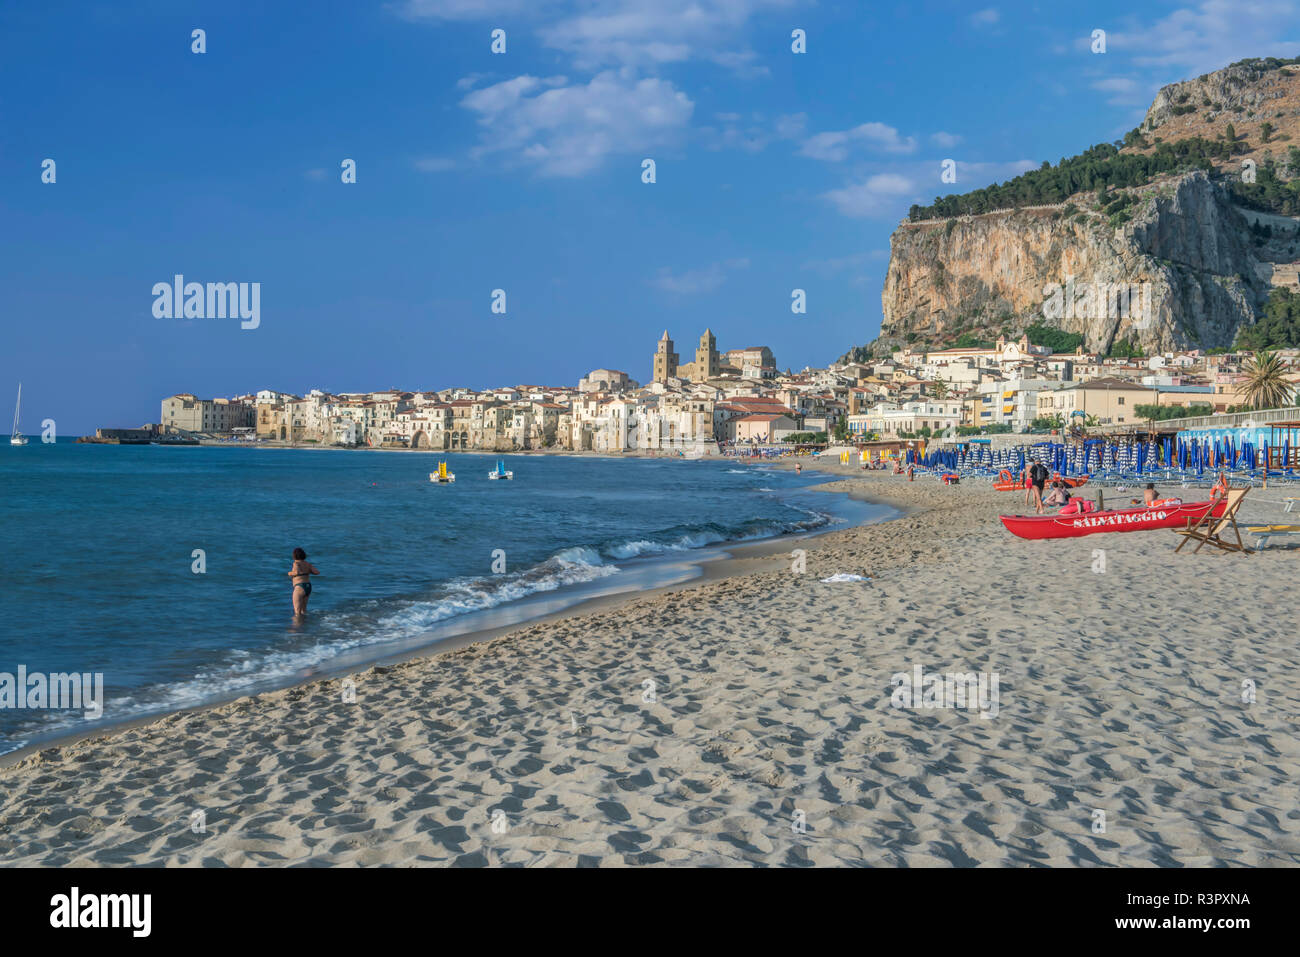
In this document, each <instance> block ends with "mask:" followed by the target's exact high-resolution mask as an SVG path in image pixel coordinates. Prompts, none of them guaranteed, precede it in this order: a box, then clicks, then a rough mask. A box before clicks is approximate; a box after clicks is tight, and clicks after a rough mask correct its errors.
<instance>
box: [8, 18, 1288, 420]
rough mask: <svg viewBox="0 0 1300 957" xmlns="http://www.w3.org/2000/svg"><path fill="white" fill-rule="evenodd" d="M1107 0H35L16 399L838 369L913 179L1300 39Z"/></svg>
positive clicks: (24, 30)
mask: <svg viewBox="0 0 1300 957" xmlns="http://www.w3.org/2000/svg"><path fill="white" fill-rule="evenodd" d="M1084 6H1085V5H1083V4H1060V3H1055V2H1044V3H1030V2H1025V3H998V4H995V5H988V6H986V5H984V4H983V3H980V2H977V3H966V4H962V3H946V2H945V3H940V2H927V0H911V2H903V3H860V2H840V0H818V2H811V0H809V2H805V0H571V2H559V0H392V2H383V0H350V2H314V3H310V4H307V3H303V4H291V3H265V2H260V0H259V2H241V0H221V2H194V3H186V2H175V0H148V2H144V0H120V2H113V3H108V2H102V3H94V2H84V0H83V2H80V3H62V2H59V0H42V2H36V0H30V2H28V0H8V2H6V3H4V4H3V5H0V310H2V312H0V314H2V315H3V326H2V327H0V328H2V333H3V337H2V338H0V400H3V401H8V400H7V399H5V398H4V397H5V396H6V395H12V394H13V393H14V391H15V390H16V389H17V385H18V383H19V382H20V381H21V382H22V383H23V392H24V401H23V409H24V411H23V422H22V428H23V431H25V432H27V433H28V434H29V435H38V434H40V423H41V422H42V421H43V420H44V419H47V418H49V419H52V420H54V422H55V423H56V428H57V431H58V433H59V434H61V435H76V434H83V433H88V432H92V431H93V430H94V429H95V428H96V427H99V426H108V427H130V426H137V425H140V424H142V423H144V422H156V421H157V420H158V417H159V405H160V402H161V400H162V399H163V398H164V397H166V396H169V395H172V394H175V393H178V392H192V393H195V394H198V395H200V396H203V397H210V396H233V395H238V394H243V393H248V392H254V391H256V390H258V389H264V388H270V389H277V390H281V391H286V392H293V393H297V394H303V393H305V392H307V391H308V390H311V389H314V388H315V389H323V390H327V391H332V392H345V391H370V390H381V389H388V388H404V389H439V388H446V387H451V386H465V387H470V388H485V387H489V386H498V385H514V384H520V383H529V384H544V385H575V384H576V383H577V381H578V379H579V378H580V377H581V376H583V375H584V374H585V373H587V372H588V371H590V370H592V369H595V368H614V369H621V370H623V371H625V372H627V373H628V374H629V375H631V376H632V377H633V378H634V379H637V380H639V381H642V382H644V381H646V380H648V379H649V378H650V368H651V357H652V355H653V352H654V348H655V343H656V340H657V339H658V338H659V336H660V334H661V333H662V332H663V331H664V329H668V330H669V332H670V334H671V335H672V337H673V339H674V340H675V341H676V345H677V351H678V352H679V353H681V354H682V357H683V361H687V360H689V359H690V358H692V354H693V351H694V348H695V343H696V341H697V339H698V337H699V335H700V333H701V332H702V331H703V330H704V329H705V328H706V327H708V328H711V329H712V331H713V332H714V334H715V335H716V336H717V339H718V345H719V347H720V348H721V349H723V350H726V349H729V348H739V347H746V346H756V345H767V346H770V347H771V348H772V349H773V351H774V352H775V354H776V358H777V362H778V364H779V365H780V367H781V368H783V369H784V368H786V367H792V368H794V369H800V368H803V367H805V366H808V365H813V366H824V365H826V364H828V363H829V362H831V361H833V360H834V359H835V358H836V357H838V356H839V355H841V354H842V353H843V352H845V351H846V350H847V349H848V348H849V347H850V346H853V345H860V344H864V343H866V342H869V341H870V340H871V339H873V338H874V337H875V336H876V334H877V333H878V331H879V328H880V319H881V313H880V292H881V287H882V285H883V282H884V276H885V271H886V268H887V266H888V259H889V237H890V233H891V232H892V231H893V229H894V227H895V226H896V225H897V223H898V221H899V220H900V219H901V218H903V217H904V216H905V215H906V213H907V210H908V207H909V206H910V205H912V204H913V203H923V204H924V203H929V202H932V201H933V200H934V198H935V197H936V196H938V195H943V194H946V193H949V192H954V191H956V192H965V191H967V190H970V189H976V188H978V187H981V186H985V185H988V184H989V183H992V182H1003V181H1005V180H1007V179H1010V178H1011V177H1013V176H1015V175H1016V174H1018V173H1019V172H1022V171H1023V170H1025V169H1029V168H1032V167H1037V166H1038V165H1039V164H1040V163H1041V162H1042V161H1043V160H1045V159H1046V160H1050V161H1052V162H1056V161H1057V160H1059V159H1060V158H1062V157H1065V156H1071V155H1074V154H1075V153H1078V152H1080V151H1081V150H1083V149H1085V148H1086V147H1088V146H1091V145H1093V144H1095V143H1098V142H1103V141H1109V140H1114V139H1116V138H1118V137H1120V136H1121V135H1122V134H1123V133H1124V132H1126V131H1127V130H1129V129H1132V128H1133V127H1135V126H1137V125H1138V123H1139V122H1141V119H1142V117H1143V115H1144V113H1145V110H1146V107H1147V106H1148V105H1149V103H1150V101H1151V98H1152V97H1153V95H1154V94H1155V92H1156V91H1157V90H1158V89H1159V88H1160V87H1161V86H1162V85H1164V84H1167V83H1170V82H1174V81H1177V80H1180V79H1185V78H1188V77H1191V76H1195V75H1198V74H1200V73H1204V72H1207V71H1209V70H1213V69H1217V68H1219V67H1222V66H1225V65H1227V64H1228V63H1230V62H1232V61H1234V60H1238V59H1241V58H1243V57H1247V56H1269V55H1272V56H1295V55H1298V54H1300V0H1231V2H1222V0H1207V2H1203V3H1199V4H1185V3H1164V2H1148V3H1139V4H1133V3H1132V2H1097V3H1090V4H1087V5H1086V6H1087V9H1086V10H1085V9H1083V7H1084ZM195 30H202V31H204V32H203V46H204V52H195V49H194V47H195V44H196V41H195V39H194V31H195ZM498 30H499V31H503V33H502V34H495V35H496V36H497V37H498V38H501V37H503V39H504V50H503V52H494V51H493V45H494V39H493V37H494V32H495V31H498ZM796 30H798V31H802V36H803V37H804V38H805V39H804V47H805V49H804V52H795V50H794V49H793V47H794V45H795V40H794V39H792V34H793V33H794V31H796ZM1096 30H1104V31H1105V51H1104V52H1093V49H1092V48H1093V46H1094V45H1095V43H1094V40H1093V34H1094V31H1096ZM496 46H497V48H498V49H500V48H501V47H502V43H501V41H500V40H498V41H497V42H496ZM47 160H53V174H54V175H53V179H54V181H53V182H45V181H43V180H44V179H48V178H49V170H50V164H48V163H46V161H47ZM347 160H351V161H352V162H353V163H354V164H355V182H344V181H343V179H344V169H343V164H344V163H345V161H347ZM646 160H653V162H654V182H652V183H651V182H645V181H644V180H645V178H646V173H645V161H646ZM945 160H953V161H954V162H955V164H956V171H957V183H956V184H955V185H946V184H944V183H942V182H941V180H940V175H941V170H942V168H943V163H944V161H945ZM177 274H180V275H182V276H184V277H185V282H198V283H217V282H220V283H225V282H237V283H238V282H242V283H258V284H260V285H259V287H258V289H259V294H260V309H259V314H258V323H257V326H256V328H242V326H243V325H247V324H248V323H241V322H240V321H239V320H238V319H232V318H189V319H186V318H165V317H159V316H158V315H156V314H155V313H156V312H157V311H158V310H159V308H160V307H159V306H158V304H157V300H158V297H157V296H156V295H155V292H154V289H155V286H156V284H159V283H167V284H170V283H172V282H173V277H174V276H176V275H177ZM250 288H251V287H250ZM796 289H801V290H803V291H804V294H805V297H806V304H807V311H806V312H805V313H802V314H798V313H794V312H792V309H791V303H792V295H793V291H794V290H796ZM494 290H502V291H503V292H504V309H505V311H504V313H501V312H499V311H496V312H494V311H493V303H494ZM495 301H496V302H497V303H498V304H500V303H501V297H497V299H496V300H495ZM5 408H6V409H7V408H8V407H7V406H5Z"/></svg>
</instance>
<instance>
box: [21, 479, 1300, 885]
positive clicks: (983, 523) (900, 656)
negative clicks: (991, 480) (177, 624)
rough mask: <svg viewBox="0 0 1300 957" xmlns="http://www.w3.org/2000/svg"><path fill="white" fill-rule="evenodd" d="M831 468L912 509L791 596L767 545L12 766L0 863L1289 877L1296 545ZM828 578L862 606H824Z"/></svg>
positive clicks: (836, 483) (822, 540)
mask: <svg viewBox="0 0 1300 957" xmlns="http://www.w3.org/2000/svg"><path fill="white" fill-rule="evenodd" d="M819 467H820V468H824V469H825V470H826V471H827V472H830V473H841V474H840V475H839V476H838V477H837V476H834V475H832V476H828V478H829V479H830V481H829V482H828V484H827V485H825V486H823V488H824V489H826V490H827V491H853V492H855V493H856V494H860V495H865V496H867V497H869V498H872V499H874V500H877V501H881V502H885V503H888V504H892V505H896V506H899V507H901V508H904V509H906V514H905V515H904V517H902V518H900V519H898V520H896V521H892V522H887V523H884V524H879V525H870V526H862V527H858V528H852V529H846V530H841V531H834V532H830V533H827V534H824V535H820V536H816V537H813V538H810V539H806V540H804V541H802V542H798V543H795V544H794V545H792V546H791V548H793V547H798V548H800V549H803V550H804V551H805V552H806V556H805V561H806V569H805V570H804V571H803V572H802V573H801V574H800V573H796V571H795V570H794V567H793V566H794V564H795V562H794V558H793V557H792V555H791V551H790V549H786V548H785V547H784V545H778V546H775V547H769V548H767V549H766V550H765V551H766V552H767V553H766V554H764V553H763V551H764V550H758V551H757V552H756V553H755V554H752V555H751V557H747V558H742V559H739V560H737V561H736V562H735V563H733V568H732V570H734V571H737V572H739V573H738V574H735V575H732V576H731V577H726V578H721V579H705V580H704V581H702V582H698V583H692V584H688V585H685V586H679V587H675V588H672V589H669V590H666V591H664V592H659V593H652V594H648V595H641V596H638V597H635V598H633V599H630V600H626V601H623V602H621V603H618V604H614V605H608V606H603V607H600V608H598V609H596V610H594V611H586V612H584V613H580V614H576V615H572V616H569V617H566V618H563V619H560V620H557V621H547V622H543V623H539V624H534V625H530V626H525V627H520V628H517V629H515V630H513V631H511V632H509V633H508V634H505V635H503V636H501V637H498V638H495V639H493V640H491V641H487V642H482V643H478V644H475V645H472V646H469V647H465V648H461V649H458V650H455V651H451V652H448V653H444V654H440V655H436V656H433V657H428V658H421V659H416V660H411V661H407V662H404V663H401V664H396V665H393V666H390V667H377V668H372V669H369V670H367V671H365V672H363V673H359V674H357V675H355V676H353V677H352V678H350V679H330V680H323V681H318V682H315V683H311V684H306V685H302V686H299V687H295V688H291V689H288V690H285V691H280V692H275V693H270V694H265V695H261V696H258V697H256V698H244V699H240V700H239V701H236V702H233V703H231V704H228V705H225V706H221V707H217V708H213V709H207V710H202V711H197V712H188V713H181V714H176V715H172V716H170V717H167V718H165V719H162V720H159V721H155V722H152V723H148V724H143V725H139V726H136V727H131V728H127V729H124V730H119V731H116V732H113V733H110V734H105V735H101V736H98V737H95V738H87V739H83V740H80V741H76V742H73V743H71V744H67V745H63V746H58V747H53V748H48V749H46V750H44V751H41V752H39V753H37V754H33V755H28V756H25V757H23V758H22V759H21V760H19V761H18V762H17V763H12V764H11V765H10V766H8V767H5V768H3V769H0V792H2V794H3V796H2V797H0V859H3V860H4V861H5V862H6V863H9V864H26V865H47V866H65V865H190V866H197V865H214V864H220V865H230V866H243V865H289V864H311V865H327V864H334V865H509V866H539V865H541V866H573V865H599V866H622V865H637V864H648V865H665V864H674V863H678V864H690V865H723V866H744V865H776V866H808V865H848V866H861V865H874V866H889V867H892V866H936V867H949V866H967V865H989V866H1031V865H1054V866H1074V865H1078V866H1110V865H1118V866H1173V865H1187V866H1204V865H1234V866H1241V865H1271V866H1278V865H1282V866H1285V865H1294V864H1297V863H1300V811H1297V809H1296V784H1297V779H1298V777H1300V744H1298V743H1297V730H1298V724H1300V690H1298V682H1297V680H1296V679H1297V676H1298V675H1300V650H1298V649H1297V642H1296V640H1295V621H1296V604H1295V602H1296V598H1295V593H1294V590H1293V586H1294V580H1295V571H1296V567H1297V552H1296V550H1295V549H1294V548H1287V547H1285V546H1282V547H1271V548H1269V549H1267V550H1265V551H1263V552H1260V553H1258V554H1254V555H1248V556H1239V555H1229V554H1223V553H1217V552H1213V553H1212V552H1211V551H1210V550H1209V549H1206V550H1203V551H1202V552H1201V553H1200V554H1199V555H1195V556H1193V555H1192V554H1190V549H1184V551H1183V552H1182V553H1179V554H1175V553H1174V547H1175V545H1176V544H1177V537H1176V536H1175V535H1174V534H1173V533H1172V532H1169V531H1157V532H1146V533H1134V534H1105V535H1094V536H1090V537H1087V538H1082V539H1073V540H1061V541H1044V542H1031V541H1023V540H1020V539H1017V538H1014V537H1013V536H1011V535H1010V534H1009V533H1007V532H1006V531H1005V530H1004V529H1003V528H1002V526H1001V524H1000V523H999V522H998V521H997V519H996V515H997V514H998V513H999V512H1000V511H1005V512H1020V511H1023V510H1024V509H1023V507H1022V506H1021V504H1020V495H1019V494H1018V493H998V492H994V491H992V490H991V489H990V488H989V487H988V486H987V485H985V484H968V485H962V486H957V487H952V488H949V487H945V486H943V485H942V484H940V483H939V482H937V481H935V480H934V479H933V478H925V479H922V478H918V479H917V480H916V481H915V482H912V483H908V482H907V481H906V480H905V479H902V478H899V477H896V476H893V475H889V474H886V473H863V472H859V471H855V470H853V469H852V468H850V467H842V466H819ZM1115 494H1116V493H1113V492H1110V491H1108V494H1107V499H1108V501H1111V502H1112V504H1113V503H1114V501H1113V497H1114V495H1115ZM1281 494H1283V493H1278V492H1273V493H1269V492H1265V491H1263V490H1258V489H1257V490H1253V491H1252V492H1251V493H1250V495H1248V496H1247V499H1246V505H1245V507H1244V509H1243V515H1244V516H1245V517H1246V518H1247V519H1248V520H1249V521H1279V520H1280V517H1279V512H1280V509H1279V508H1278V507H1277V506H1275V505H1271V504H1268V503H1265V502H1261V501H1256V500H1257V499H1277V498H1280V496H1281ZM787 544H788V543H787ZM1099 549H1100V550H1103V551H1104V554H1099V553H1098V552H1097V550H1099ZM837 573H850V574H867V575H869V576H871V581H869V582H862V581H839V582H831V583H823V582H822V581H820V579H823V578H827V577H830V576H832V575H835V574H837ZM918 667H919V668H921V669H924V671H925V672H926V673H933V672H941V673H949V672H960V673H965V672H974V673H979V674H983V675H986V676H993V675H996V678H997V694H998V697H997V701H996V713H993V712H992V710H986V711H984V712H983V713H982V712H981V710H980V709H978V708H971V707H966V708H924V707H901V708H900V707H894V706H892V705H891V698H892V697H893V696H894V692H895V683H894V682H893V680H892V676H894V675H896V674H900V673H906V674H911V673H913V672H914V669H916V668H918ZM1250 683H1253V687H1254V700H1253V701H1247V700H1244V699H1245V698H1249V697H1250V695H1249V694H1246V695H1243V688H1249V687H1250ZM353 686H354V687H355V701H350V700H345V699H349V698H351V697H352V695H351V694H350V690H351V688H352V687H353ZM196 812H199V813H201V816H202V818H201V819H202V827H199V826H198V825H197V823H196V821H197V820H198V819H197V818H196Z"/></svg>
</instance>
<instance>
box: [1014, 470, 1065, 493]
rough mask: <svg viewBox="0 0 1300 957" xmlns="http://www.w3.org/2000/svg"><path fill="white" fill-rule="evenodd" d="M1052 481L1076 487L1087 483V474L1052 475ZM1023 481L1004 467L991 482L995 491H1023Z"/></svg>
mask: <svg viewBox="0 0 1300 957" xmlns="http://www.w3.org/2000/svg"><path fill="white" fill-rule="evenodd" d="M1052 481H1054V482H1057V481H1059V482H1064V483H1065V484H1066V485H1067V486H1069V487H1070V488H1078V487H1079V486H1080V485H1087V484H1088V476H1086V475H1080V476H1079V477H1078V478H1061V476H1059V475H1054V476H1052ZM1024 488H1025V483H1024V482H1022V481H1021V480H1020V479H1018V478H1016V477H1015V476H1014V475H1012V474H1011V473H1010V472H1008V471H1007V470H1006V469H1003V470H1002V471H1001V472H999V473H998V480H997V481H996V482H994V483H993V490H994V491H995V492H1015V491H1024Z"/></svg>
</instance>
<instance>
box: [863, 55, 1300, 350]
mask: <svg viewBox="0 0 1300 957" xmlns="http://www.w3.org/2000/svg"><path fill="white" fill-rule="evenodd" d="M1230 128H1231V129H1230ZM1139 129H1140V131H1141V135H1139V136H1137V137H1136V138H1133V137H1130V138H1129V139H1128V140H1127V141H1126V142H1127V145H1125V146H1124V147H1123V152H1125V153H1130V154H1131V153H1146V152H1150V151H1152V150H1154V149H1155V148H1156V144H1157V143H1160V142H1165V143H1173V142H1177V141H1178V140H1182V139H1189V138H1201V139H1204V140H1211V141H1218V140H1223V141H1225V142H1226V139H1224V138H1225V137H1227V136H1228V134H1229V132H1231V134H1232V136H1233V139H1234V146H1233V150H1232V152H1231V153H1230V154H1228V155H1225V157H1224V158H1223V159H1222V160H1221V161H1216V162H1215V164H1214V169H1213V171H1211V172H1208V173H1207V172H1203V171H1199V170H1198V171H1196V172H1190V173H1183V174H1181V175H1170V176H1166V177H1163V178H1161V179H1157V180H1155V181H1153V182H1152V183H1150V184H1148V185H1146V186H1142V187H1138V188H1136V189H1132V190H1128V191H1111V192H1109V193H1107V194H1106V195H1105V196H1104V197H1101V198H1100V201H1099V197H1098V196H1097V195H1096V194H1095V193H1091V192H1089V193H1080V194H1078V195H1076V196H1074V197H1073V198H1072V199H1071V201H1070V202H1068V203H1064V204H1061V205H1060V206H1053V207H1027V208H1025V209H1019V210H1014V211H1012V210H1007V211H1003V212H998V213H988V214H984V215H980V216H962V217H957V218H955V219H947V220H930V221H925V222H920V223H911V222H904V223H902V224H901V225H900V226H899V228H898V229H897V230H896V231H895V233H894V235H893V237H892V239H891V241H890V247H891V256H890V262H889V271H888V273H887V274H886V277H885V285H884V290H883V294H882V298H881V305H882V307H883V319H882V323H881V333H880V338H879V339H877V340H876V342H875V343H874V344H873V345H872V347H871V351H872V352H874V353H875V354H877V355H881V354H886V353H888V352H889V351H890V350H892V349H894V348H898V347H900V346H904V345H913V346H916V345H918V344H920V345H928V346H932V347H935V348H943V347H944V346H947V345H951V344H952V343H953V341H954V340H955V339H957V338H958V337H960V336H961V335H962V334H963V333H969V334H971V335H973V336H975V337H977V338H980V339H996V337H997V336H998V335H999V334H1006V335H1008V336H1018V335H1019V334H1020V332H1022V331H1023V330H1024V329H1025V327H1027V326H1029V325H1033V324H1035V323H1042V324H1044V325H1047V326H1051V327H1054V328H1058V329H1061V330H1063V331H1066V332H1071V333H1081V334H1082V335H1083V336H1084V337H1085V342H1084V345H1085V347H1086V348H1087V349H1089V350H1090V351H1103V352H1104V351H1106V350H1107V349H1109V348H1110V347H1111V345H1112V344H1114V343H1115V342H1117V341H1121V340H1128V341H1129V342H1131V343H1133V344H1135V345H1140V346H1141V347H1142V348H1143V350H1144V351H1154V350H1159V351H1168V350H1171V349H1180V348H1213V347H1219V346H1223V347H1226V346H1230V345H1232V342H1233V339H1234V337H1235V336H1236V333H1237V329H1238V328H1239V327H1240V326H1241V325H1242V324H1243V323H1253V322H1254V321H1255V320H1256V318H1257V316H1258V315H1259V310H1260V309H1261V308H1262V307H1263V304H1264V302H1265V301H1266V300H1267V297H1268V293H1269V288H1270V283H1271V284H1274V285H1292V286H1300V283H1297V281H1296V280H1295V278H1294V277H1295V276H1296V275H1297V273H1300V219H1297V218H1292V217H1285V216H1279V215H1272V214H1266V213H1258V212H1253V211H1250V210H1246V209H1243V208H1240V207H1238V206H1234V205H1233V202H1232V201H1231V198H1230V194H1229V191H1228V189H1227V188H1226V187H1225V185H1224V184H1225V183H1226V182H1227V181H1228V180H1229V179H1230V178H1233V179H1238V180H1240V179H1242V178H1243V177H1244V173H1243V169H1244V168H1245V166H1246V165H1247V163H1248V161H1253V162H1254V163H1255V164H1256V165H1257V166H1259V167H1260V168H1263V167H1264V166H1265V165H1266V164H1271V163H1276V164H1277V168H1278V169H1279V170H1280V171H1282V177H1283V179H1286V178H1289V177H1291V176H1295V175H1297V174H1300V169H1296V167H1297V165H1298V164H1300V149H1294V148H1293V147H1297V146H1300V64H1293V63H1290V62H1288V61H1266V60H1248V61H1242V62H1241V63H1237V64H1233V65H1232V66H1229V67H1226V68H1224V69H1222V70H1218V71H1216V72H1214V73H1209V74H1206V75H1204V76H1200V77H1197V78H1195V79H1192V80H1186V81H1183V82H1181V83H1174V84H1171V85H1169V86H1166V87H1164V88H1163V89H1162V90H1161V91H1160V92H1159V94H1157V96H1156V98H1155V101H1154V102H1153V103H1152V105H1151V108H1150V109H1149V110H1148V111H1147V115H1146V118H1145V119H1144V120H1143V122H1142V126H1141V127H1140V128H1139ZM1125 192H1127V193H1128V194H1130V198H1131V200H1132V201H1131V202H1130V203H1129V204H1128V205H1127V206H1122V209H1120V210H1119V211H1118V212H1117V207H1116V206H1115V205H1113V204H1114V201H1115V200H1116V199H1117V198H1119V197H1121V196H1123V195H1124V194H1125ZM1104 207H1109V208H1108V209H1106V208H1104ZM1102 284H1105V286H1104V288H1101V287H1102ZM1113 284H1121V285H1122V286H1123V287H1124V289H1125V290H1127V293H1131V291H1132V289H1133V288H1136V289H1137V290H1138V291H1139V292H1140V296H1141V298H1140V308H1139V309H1138V311H1137V314H1136V315H1132V314H1130V313H1131V312H1132V310H1126V309H1123V308H1114V309H1112V308H1109V303H1107V302H1105V301H1102V302H1100V303H1098V302H1092V301H1085V302H1083V303H1082V304H1079V305H1076V307H1075V308H1070V307H1069V305H1068V303H1067V304H1065V307H1064V308H1061V307H1060V306H1061V300H1062V299H1069V298H1077V296H1078V295H1079V294H1080V292H1079V290H1080V288H1083V289H1084V290H1085V291H1086V292H1087V293H1089V294H1091V295H1093V296H1094V298H1100V299H1103V300H1104V299H1105V298H1109V299H1111V300H1112V301H1113V300H1114V299H1115V296H1114V295H1112V293H1114V292H1115V289H1114V287H1113ZM1056 286H1059V287H1061V290H1060V292H1059V293H1058V292H1056V290H1055V287H1056ZM1099 288H1100V289H1101V293H1103V294H1104V295H1101V296H1099V295H1097V294H1098V290H1099ZM1124 304H1127V303H1126V302H1125V303H1124ZM1045 307H1046V308H1045ZM1045 313H1046V314H1045Z"/></svg>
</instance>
